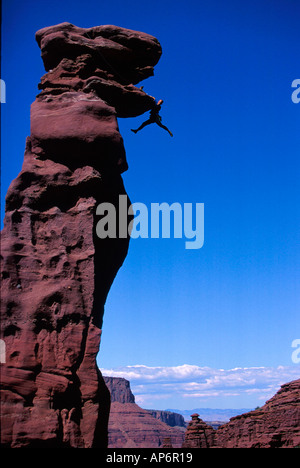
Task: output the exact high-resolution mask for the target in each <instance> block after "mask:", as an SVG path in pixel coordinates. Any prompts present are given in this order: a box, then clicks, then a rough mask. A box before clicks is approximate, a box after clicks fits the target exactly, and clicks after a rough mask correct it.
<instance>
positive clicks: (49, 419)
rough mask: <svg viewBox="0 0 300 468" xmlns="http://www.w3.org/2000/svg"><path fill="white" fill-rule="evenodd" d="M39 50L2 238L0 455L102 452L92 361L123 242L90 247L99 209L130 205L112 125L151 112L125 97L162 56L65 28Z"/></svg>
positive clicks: (138, 44) (103, 405)
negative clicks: (38, 74) (12, 451)
mask: <svg viewBox="0 0 300 468" xmlns="http://www.w3.org/2000/svg"><path fill="white" fill-rule="evenodd" d="M36 39H37V42H38V45H39V46H40V48H41V52H42V59H43V61H44V65H45V68H46V71H48V73H46V75H44V76H43V77H42V79H41V83H40V85H39V88H40V90H41V92H40V94H39V95H38V96H37V98H36V100H35V102H34V103H33V104H32V106H31V134H30V136H29V137H28V138H27V141H26V149H25V155H24V162H23V166H22V170H21V172H20V174H19V175H18V176H17V178H16V179H15V180H14V181H13V182H12V183H11V185H10V187H9V190H8V193H7V196H6V207H5V220H4V228H3V231H2V233H1V340H2V341H1V344H2V345H3V346H2V347H4V348H5V357H4V359H1V444H2V446H3V447H11V448H23V447H24V448H27V447H28V448H32V447H40V448H47V447H74V448H78V447H82V448H91V447H106V446H107V440H108V439H107V423H108V415H109V405H110V394H109V392H108V390H107V387H106V386H105V383H104V380H103V378H102V376H101V373H100V372H99V370H98V368H97V365H96V355H97V353H98V350H99V344H100V337H101V328H102V319H103V312H104V305H105V302H106V298H107V294H108V292H109V289H110V287H111V284H112V282H113V280H114V278H115V276H116V274H117V271H118V269H119V268H120V267H121V265H122V263H123V261H124V259H125V257H126V254H127V250H128V244H129V238H128V236H124V237H123V238H115V239H112V238H104V239H100V238H98V237H97V235H96V230H95V224H96V221H97V216H96V208H97V206H98V205H99V204H100V203H102V202H110V203H112V204H114V205H115V206H116V209H117V208H118V200H119V195H127V194H126V191H125V188H124V185H123V181H122V177H121V173H122V172H124V171H125V170H126V169H127V161H126V155H125V149H124V144H123V139H122V137H121V135H120V133H119V128H118V122H117V117H118V116H122V117H128V116H136V115H140V114H141V113H143V112H145V111H146V110H149V109H150V108H151V107H152V105H153V98H152V97H151V96H148V95H147V94H146V93H144V92H143V91H142V90H141V89H139V88H137V87H135V86H134V85H135V84H136V83H138V82H139V81H140V80H142V79H144V78H147V77H148V76H150V75H151V74H153V67H154V65H155V64H156V63H157V61H158V60H159V58H160V56H161V47H160V45H159V43H158V41H157V40H156V39H155V38H154V37H152V36H150V35H148V34H144V33H140V32H135V31H130V30H127V29H123V28H119V27H116V26H99V27H94V28H90V29H83V28H78V27H76V26H74V25H72V24H70V23H63V24H60V25H57V26H53V27H48V28H44V29H42V30H40V31H38V32H37V34H36ZM127 202H128V205H129V204H130V201H129V199H128V198H127ZM3 361H5V362H3Z"/></svg>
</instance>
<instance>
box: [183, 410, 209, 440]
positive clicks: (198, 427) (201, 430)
mask: <svg viewBox="0 0 300 468" xmlns="http://www.w3.org/2000/svg"><path fill="white" fill-rule="evenodd" d="M191 418H192V419H191V421H190V422H189V424H188V427H187V430H186V434H185V439H184V443H183V445H182V447H183V448H211V447H213V446H214V438H215V432H216V431H215V430H214V429H213V428H212V427H211V426H209V425H208V424H206V423H205V422H204V421H203V420H202V419H200V418H199V414H198V413H194V414H192V415H191Z"/></svg>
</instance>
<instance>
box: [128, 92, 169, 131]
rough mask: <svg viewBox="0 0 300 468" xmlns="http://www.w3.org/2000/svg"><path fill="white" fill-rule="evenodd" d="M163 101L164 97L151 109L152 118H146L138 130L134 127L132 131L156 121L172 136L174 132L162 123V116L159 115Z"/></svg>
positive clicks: (140, 128)
mask: <svg viewBox="0 0 300 468" xmlns="http://www.w3.org/2000/svg"><path fill="white" fill-rule="evenodd" d="M163 102H164V101H163V100H162V99H160V100H159V101H158V102H157V103H155V105H154V106H153V107H152V109H151V111H150V118H149V119H148V120H146V121H145V122H143V123H142V125H140V127H139V128H137V129H136V130H134V129H133V128H132V129H131V131H132V132H133V133H137V132H139V131H140V130H142V128H144V127H146V126H147V125H150V124H152V123H156V124H157V125H158V126H159V127H161V128H163V129H164V130H166V131H167V132H168V133H169V134H170V136H171V137H172V136H173V133H172V132H170V130H169V129H168V128H167V127H166V126H165V125H163V124H162V123H161V116H160V115H159V111H160V109H161V105H162V103H163Z"/></svg>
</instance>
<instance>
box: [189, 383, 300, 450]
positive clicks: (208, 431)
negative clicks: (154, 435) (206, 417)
mask: <svg viewBox="0 0 300 468" xmlns="http://www.w3.org/2000/svg"><path fill="white" fill-rule="evenodd" d="M183 447H184V448H212V447H213V448H294V447H300V379H299V380H294V381H292V382H290V383H287V384H285V385H282V387H281V388H280V390H279V391H278V392H277V393H276V394H275V395H274V396H273V397H272V398H271V399H270V400H268V401H267V402H266V404H265V405H264V406H262V407H261V408H259V409H256V410H255V411H250V412H248V413H244V414H241V415H239V416H235V417H233V418H231V419H230V421H229V422H228V423H226V424H224V425H222V426H220V427H219V428H218V429H217V430H213V429H212V428H211V427H209V426H207V425H206V424H205V423H204V422H203V421H202V420H201V419H200V418H199V415H198V414H193V415H192V420H191V421H190V423H189V425H188V428H187V431H186V435H185V441H184V444H183Z"/></svg>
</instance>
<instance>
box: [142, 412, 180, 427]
mask: <svg viewBox="0 0 300 468" xmlns="http://www.w3.org/2000/svg"><path fill="white" fill-rule="evenodd" d="M148 411H149V413H150V414H151V416H153V417H154V418H156V419H159V420H160V421H162V422H164V423H165V424H167V425H168V426H171V427H176V426H177V427H184V428H185V427H186V423H185V420H184V417H183V416H182V415H181V414H178V413H172V412H171V411H160V410H148Z"/></svg>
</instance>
